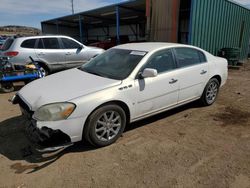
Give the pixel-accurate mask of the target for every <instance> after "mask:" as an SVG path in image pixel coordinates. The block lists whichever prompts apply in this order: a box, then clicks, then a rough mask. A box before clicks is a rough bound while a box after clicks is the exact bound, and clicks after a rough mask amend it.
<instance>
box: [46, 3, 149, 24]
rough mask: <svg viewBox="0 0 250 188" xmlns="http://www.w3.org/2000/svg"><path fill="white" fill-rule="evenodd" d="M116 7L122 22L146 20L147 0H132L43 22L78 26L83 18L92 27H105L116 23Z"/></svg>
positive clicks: (129, 22) (131, 22)
mask: <svg viewBox="0 0 250 188" xmlns="http://www.w3.org/2000/svg"><path fill="white" fill-rule="evenodd" d="M116 7H119V14H120V23H121V25H122V24H133V23H140V22H142V21H145V7H146V1H145V0H132V1H131V0H130V1H125V2H122V3H117V4H112V5H108V6H104V7H101V8H97V9H92V10H88V11H84V12H79V13H76V14H71V15H67V16H62V17H58V18H54V19H51V20H46V21H43V22H42V24H60V25H65V26H71V27H77V26H78V24H79V19H80V18H81V20H82V22H83V23H84V24H87V25H90V26H92V27H95V26H96V27H100V26H101V27H105V26H108V25H115V23H116Z"/></svg>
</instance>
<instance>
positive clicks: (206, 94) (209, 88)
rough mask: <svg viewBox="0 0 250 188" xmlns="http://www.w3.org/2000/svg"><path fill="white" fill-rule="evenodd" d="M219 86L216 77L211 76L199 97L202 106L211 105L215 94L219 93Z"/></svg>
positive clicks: (214, 99)
mask: <svg viewBox="0 0 250 188" xmlns="http://www.w3.org/2000/svg"><path fill="white" fill-rule="evenodd" d="M219 88H220V83H219V81H218V80H217V79H216V78H212V79H211V80H209V82H208V83H207V85H206V87H205V89H204V91H203V94H202V96H201V98H200V101H201V103H202V104H203V105H204V106H210V105H212V104H213V103H214V102H215V101H216V98H217V95H218V93H219Z"/></svg>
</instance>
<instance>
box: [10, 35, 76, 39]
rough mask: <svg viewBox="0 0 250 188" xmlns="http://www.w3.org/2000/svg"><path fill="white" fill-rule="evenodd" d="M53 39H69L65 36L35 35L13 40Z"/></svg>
mask: <svg viewBox="0 0 250 188" xmlns="http://www.w3.org/2000/svg"><path fill="white" fill-rule="evenodd" d="M53 37H63V38H71V37H68V36H65V35H37V36H29V37H17V38H15V39H20V40H24V39H37V38H53Z"/></svg>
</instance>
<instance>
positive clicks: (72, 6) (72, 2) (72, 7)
mask: <svg viewBox="0 0 250 188" xmlns="http://www.w3.org/2000/svg"><path fill="white" fill-rule="evenodd" d="M71 9H72V14H74V13H75V11H74V0H71Z"/></svg>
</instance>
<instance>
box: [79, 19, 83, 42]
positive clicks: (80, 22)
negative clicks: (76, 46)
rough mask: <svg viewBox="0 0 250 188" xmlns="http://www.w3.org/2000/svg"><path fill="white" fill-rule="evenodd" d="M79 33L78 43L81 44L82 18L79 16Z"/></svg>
mask: <svg viewBox="0 0 250 188" xmlns="http://www.w3.org/2000/svg"><path fill="white" fill-rule="evenodd" d="M79 33H80V41H81V43H83V26H82V17H81V15H79Z"/></svg>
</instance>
